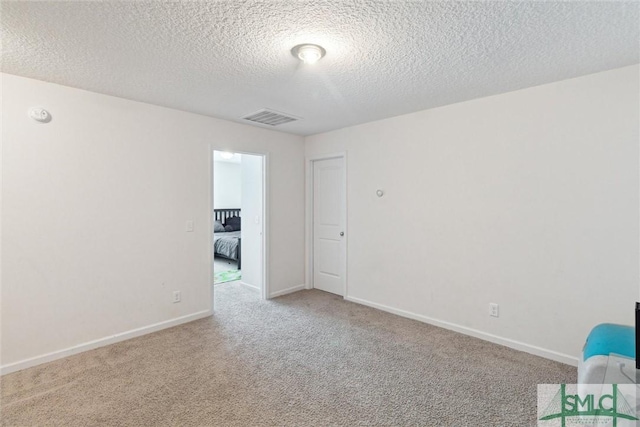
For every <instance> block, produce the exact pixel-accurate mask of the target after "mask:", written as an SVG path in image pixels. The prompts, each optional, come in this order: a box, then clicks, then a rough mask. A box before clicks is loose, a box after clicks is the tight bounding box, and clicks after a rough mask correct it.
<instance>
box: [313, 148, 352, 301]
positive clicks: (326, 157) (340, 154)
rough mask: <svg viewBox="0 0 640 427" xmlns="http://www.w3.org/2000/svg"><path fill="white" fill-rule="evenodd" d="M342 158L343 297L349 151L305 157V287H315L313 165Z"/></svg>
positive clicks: (346, 288)
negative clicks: (321, 161)
mask: <svg viewBox="0 0 640 427" xmlns="http://www.w3.org/2000/svg"><path fill="white" fill-rule="evenodd" d="M340 158H341V159H342V163H343V169H344V170H343V175H342V189H343V192H342V197H343V201H342V202H343V206H344V218H343V221H344V224H343V226H344V267H343V276H342V277H343V279H342V280H343V284H342V297H343V298H347V290H348V285H347V284H348V283H349V280H348V267H347V266H348V263H347V257H348V253H349V230H348V224H347V222H348V221H347V218H348V217H349V215H348V212H349V206H348V204H347V200H348V198H347V152H346V151H339V152H335V153H328V154H317V155H313V156H307V157H306V158H305V174H306V183H307V188H306V190H307V191H306V192H305V193H306V197H305V199H306V200H305V238H306V242H307V243H306V245H305V252H306V253H305V271H306V283H305V289H313V288H314V284H313V256H314V254H313V196H314V189H313V188H314V187H313V184H314V182H313V165H314V162H317V161H320V160H331V159H340Z"/></svg>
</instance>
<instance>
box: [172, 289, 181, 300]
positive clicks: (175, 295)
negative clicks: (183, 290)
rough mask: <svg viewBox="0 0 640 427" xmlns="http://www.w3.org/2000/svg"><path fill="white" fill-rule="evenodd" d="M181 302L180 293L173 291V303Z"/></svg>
mask: <svg viewBox="0 0 640 427" xmlns="http://www.w3.org/2000/svg"><path fill="white" fill-rule="evenodd" d="M180 301H182V295H181V294H180V291H173V302H180Z"/></svg>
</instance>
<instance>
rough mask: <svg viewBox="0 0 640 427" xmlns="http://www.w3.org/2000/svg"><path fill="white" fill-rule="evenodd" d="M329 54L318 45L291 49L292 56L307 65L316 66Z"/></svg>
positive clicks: (301, 45) (299, 46)
mask: <svg viewBox="0 0 640 427" xmlns="http://www.w3.org/2000/svg"><path fill="white" fill-rule="evenodd" d="M326 53H327V51H326V50H324V48H323V47H322V46H318V45H317V44H309V43H306V44H299V45H297V46H294V47H293V49H291V54H292V55H293V56H295V57H296V58H298V59H300V60H301V61H302V62H304V63H305V64H315V63H316V62H318V60H319V59H320V58H322V57H323V56H324V55H325V54H326Z"/></svg>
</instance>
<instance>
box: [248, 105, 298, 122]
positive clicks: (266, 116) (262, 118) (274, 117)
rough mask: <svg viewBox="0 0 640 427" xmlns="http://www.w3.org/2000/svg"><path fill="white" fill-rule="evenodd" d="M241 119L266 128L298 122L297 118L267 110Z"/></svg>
mask: <svg viewBox="0 0 640 427" xmlns="http://www.w3.org/2000/svg"><path fill="white" fill-rule="evenodd" d="M243 119H245V120H249V121H250V122H254V123H260V124H262V125H267V126H278V125H283V124H285V123H290V122H295V121H296V120H298V118H297V117H293V116H290V115H287V114H283V113H278V112H277V111H273V110H267V109H264V110H260V111H257V112H255V113H253V114H249V115H248V116H244V117H243Z"/></svg>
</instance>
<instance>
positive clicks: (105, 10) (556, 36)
mask: <svg viewBox="0 0 640 427" xmlns="http://www.w3.org/2000/svg"><path fill="white" fill-rule="evenodd" d="M0 5H1V6H0V7H1V8H2V9H1V15H0V16H1V24H2V25H1V37H2V71H3V72H6V73H10V74H17V75H21V76H25V77H31V78H35V79H40V80H45V81H49V82H54V83H59V84H62V85H67V86H72V87H78V88H82V89H87V90H91V91H95V92H100V93H105V94H109V95H114V96H119V97H123V98H128V99H134V100H138V101H143V102H148V103H151V104H157V105H162V106H167V107H172V108H177V109H181V110H186V111H192V112H195V113H200V114H205V115H209V116H214V117H219V118H223V119H229V120H233V121H237V122H243V120H242V119H241V117H243V116H245V115H246V114H249V113H251V112H254V111H257V110H260V109H263V108H270V109H274V110H277V111H280V112H283V113H286V114H291V115H294V116H296V117H301V120H298V121H295V122H291V123H287V124H284V125H281V126H278V127H276V128H275V129H278V130H282V131H284V132H291V133H296V134H301V135H309V134H314V133H319V132H324V131H329V130H333V129H338V128H342V127H346V126H350V125H355V124H359V123H363V122H368V121H372V120H377V119H381V118H385V117H390V116H395V115H399V114H404V113H409V112H413V111H418V110H423V109H427V108H432V107H437V106H441V105H446V104H451V103H454V102H460V101H464V100H469V99H473V98H478V97H482V96H488V95H494V94H497V93H503V92H507V91H512V90H516V89H521V88H525V87H530V86H535V85H539V84H544V83H549V82H552V81H557V80H563V79H567V78H571V77H576V76H580V75H585V74H590V73H594V72H599V71H604V70H608V69H612V68H617V67H622V66H626V65H631V64H636V63H638V62H639V40H640V33H639V25H638V22H639V20H640V13H639V11H640V4H639V3H638V2H587V1H578V2H546V1H523V2H511V1H508V2H497V1H496V2H455V1H442V2H426V1H425V2H416V1H388V2H382V1H353V2H344V1H342V0H330V1H308V2H307V1H266V2H265V1H263V0H245V1H210V2H62V1H60V2H31V1H24V2H6V1H3V2H2V3H0ZM300 43H316V44H319V45H321V46H323V47H324V48H325V49H326V51H327V54H326V56H325V57H324V58H323V59H322V60H320V61H319V62H318V63H317V64H315V65H313V66H306V65H303V64H301V63H300V61H298V60H297V59H296V58H294V57H293V56H292V55H291V52H290V50H291V48H292V47H293V46H295V45H297V44H300Z"/></svg>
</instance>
